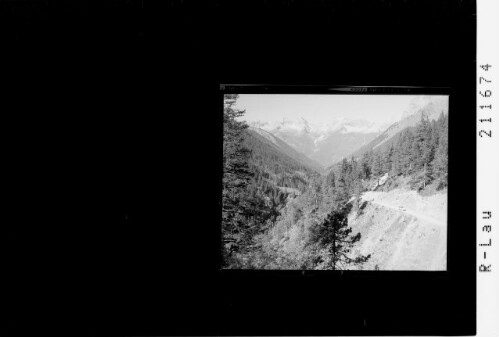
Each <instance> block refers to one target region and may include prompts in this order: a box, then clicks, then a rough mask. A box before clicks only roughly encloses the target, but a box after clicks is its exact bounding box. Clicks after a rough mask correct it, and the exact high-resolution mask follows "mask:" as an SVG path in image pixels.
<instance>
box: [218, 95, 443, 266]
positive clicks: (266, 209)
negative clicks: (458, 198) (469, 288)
mask: <svg viewBox="0 0 499 337" xmlns="http://www.w3.org/2000/svg"><path fill="white" fill-rule="evenodd" d="M448 103H449V99H448V96H445V95H354V96H352V95H336V94H335V95H327V94H325V95H316V94H315V95H314V94H297V95H295V94H225V95H224V111H223V191H222V226H221V228H222V238H221V239H222V260H223V265H222V268H224V269H257V270H262V269H270V270H399V271H405V270H410V271H446V270H447V229H448V227H447V174H448V119H449V115H448Z"/></svg>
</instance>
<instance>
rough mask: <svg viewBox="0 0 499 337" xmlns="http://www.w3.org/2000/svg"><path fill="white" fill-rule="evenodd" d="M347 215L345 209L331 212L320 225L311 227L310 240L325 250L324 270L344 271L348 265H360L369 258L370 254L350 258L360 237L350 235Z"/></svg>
mask: <svg viewBox="0 0 499 337" xmlns="http://www.w3.org/2000/svg"><path fill="white" fill-rule="evenodd" d="M347 215H348V208H346V207H343V208H339V209H337V210H333V211H331V212H330V213H329V214H328V215H327V216H326V218H325V219H324V220H323V221H322V222H321V223H319V224H318V225H317V226H315V227H313V231H312V240H313V241H316V242H319V243H320V244H321V245H322V246H324V247H326V248H327V257H326V260H327V261H325V262H326V263H327V267H326V269H332V270H345V269H348V265H361V264H363V263H365V262H367V260H369V258H370V257H371V255H370V254H369V255H367V256H364V255H360V256H357V257H352V256H350V253H351V249H352V247H353V246H354V245H355V243H357V242H358V241H359V240H360V238H361V235H360V233H358V234H356V235H352V228H351V227H348V218H347Z"/></svg>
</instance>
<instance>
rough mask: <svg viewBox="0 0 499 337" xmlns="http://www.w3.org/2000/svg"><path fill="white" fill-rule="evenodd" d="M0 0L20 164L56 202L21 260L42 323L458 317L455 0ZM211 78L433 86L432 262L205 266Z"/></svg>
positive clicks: (461, 316) (471, 95)
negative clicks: (312, 269) (441, 187)
mask: <svg viewBox="0 0 499 337" xmlns="http://www.w3.org/2000/svg"><path fill="white" fill-rule="evenodd" d="M1 6H2V7H1V8H0V13H1V25H2V27H1V28H2V30H1V31H2V32H1V33H0V34H1V38H2V42H3V49H4V51H6V52H5V53H4V55H3V57H5V59H4V60H3V61H2V65H3V70H4V75H5V76H4V77H3V80H4V81H5V83H6V84H7V85H8V87H7V89H5V91H4V97H5V98H7V100H9V101H10V100H11V101H12V102H9V103H13V104H11V105H10V106H12V108H11V110H10V111H9V116H12V117H13V119H14V120H15V122H16V123H15V124H11V125H15V126H16V127H18V128H19V130H20V131H21V133H19V134H18V136H19V135H22V136H19V137H17V138H16V142H17V143H16V145H20V146H21V147H22V151H16V152H15V153H16V155H17V156H18V157H20V158H22V159H26V158H28V161H29V163H28V165H19V172H20V173H22V174H23V175H24V176H25V177H26V178H27V180H28V179H31V181H32V186H30V187H31V188H32V187H35V188H34V192H33V193H34V194H33V199H34V200H35V201H37V202H38V200H40V201H39V203H40V204H43V206H39V207H40V208H41V210H42V214H47V213H48V211H49V210H50V211H55V213H59V214H64V215H63V216H62V220H63V221H62V222H63V224H62V225H61V226H56V225H55V224H54V225H52V223H53V222H55V219H54V218H53V217H51V216H45V217H42V220H40V223H44V224H49V225H44V226H37V227H38V229H37V231H35V233H43V234H47V233H48V236H50V237H52V238H53V237H57V238H58V239H57V240H56V241H57V243H58V245H57V248H53V246H51V245H48V244H47V245H46V247H45V249H44V251H50V253H51V255H50V258H49V259H48V260H49V261H50V263H46V264H45V265H44V267H43V268H41V271H42V273H41V274H38V276H37V279H38V280H40V279H44V278H45V279H48V280H49V281H48V282H47V283H50V285H51V286H52V287H53V289H56V290H54V292H53V293H52V292H50V291H47V289H41V290H40V292H42V293H44V294H45V295H46V297H45V298H44V301H40V302H38V306H37V307H35V308H36V309H34V310H35V313H42V312H47V310H48V307H49V306H50V304H53V302H54V301H55V298H56V296H55V293H58V294H60V295H61V296H58V297H57V299H58V300H57V307H58V308H59V311H57V314H54V315H49V316H50V317H49V318H47V319H44V320H43V323H42V324H44V325H43V326H47V327H51V328H52V329H53V328H55V329H61V328H62V329H67V330H66V331H73V332H74V331H76V332H85V333H92V334H115V335H117V334H126V335H136V334H141V335H144V334H154V335H166V334H178V335H186V334H188V335H205V334H208V335H219V334H222V335H224V334H231V335H236V334H237V335H254V334H255V335H256V334H263V335H273V334H278V335H336V334H347V335H349V334H360V335H366V334H367V335H369V334H377V335H390V334H391V335H404V334H410V335H420V334H431V335H456V334H468V335H470V334H474V333H475V312H476V311H475V310H476V308H475V276H474V275H475V274H474V273H475V255H474V254H475V241H474V240H475V226H474V224H475V202H474V197H475V184H474V181H475V180H474V177H475V173H476V170H475V113H474V111H475V54H476V50H475V34H476V17H475V3H474V1H425V0H417V1H351V0H350V1H310V0H309V1H258V0H251V1H205V2H202V3H201V4H198V3H195V2H189V1H167V2H164V3H163V5H162V6H161V7H158V8H154V4H147V5H146V6H145V8H146V9H144V6H143V4H142V2H141V1H98V2H96V3H95V4H94V3H93V2H90V1H83V0H81V1H70V2H62V1H48V0H46V1H28V0H26V1H3V2H2V3H1ZM220 83H264V84H327V85H383V86H400V85H410V86H444V87H450V88H451V90H452V99H451V105H450V115H451V116H450V159H449V160H450V172H449V181H450V187H449V197H450V200H449V245H448V248H449V253H448V257H449V273H448V274H446V276H445V277H433V276H429V277H428V276H427V274H419V273H418V274H411V273H402V274H400V273H398V274H397V275H395V276H393V274H392V276H390V275H388V276H387V275H386V274H385V273H380V274H377V275H381V276H372V273H371V274H363V275H364V276H362V275H360V276H358V277H351V276H345V277H343V276H332V277H309V276H307V275H302V274H300V273H243V274H242V275H241V274H237V275H232V276H222V275H221V274H220V273H219V271H218V270H217V265H218V249H217V248H218V242H219V233H218V230H217V229H218V225H217V221H218V219H219V193H220V179H219V178H220V161H221V153H220V146H221V142H220V136H221V131H222V129H221V119H220V117H221V116H220V111H219V108H220V104H219V103H220V102H219V100H218V98H219V96H218V95H219V85H220ZM25 135H27V137H25ZM32 167H36V170H33V169H32ZM465 176H466V177H468V178H467V179H466V180H467V182H466V183H464V182H463V179H464V177H465ZM28 177H29V178H28ZM29 184H31V183H29ZM458 186H459V187H458ZM47 191H48V192H47ZM53 195H55V197H56V198H54V199H52V198H51V197H52V196H53ZM52 200H54V201H53V203H52ZM47 201H48V203H50V206H48V205H45V202H47ZM40 228H42V229H40ZM61 243H62V244H61ZM47 246H48V247H47ZM39 275H42V277H40V276H39ZM31 286H32V285H31ZM36 310H38V311H36Z"/></svg>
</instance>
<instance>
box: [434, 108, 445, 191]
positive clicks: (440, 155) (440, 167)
mask: <svg viewBox="0 0 499 337" xmlns="http://www.w3.org/2000/svg"><path fill="white" fill-rule="evenodd" d="M438 127H439V138H438V147H437V149H436V151H435V158H434V159H433V162H432V165H431V166H432V168H433V171H434V175H435V178H436V179H437V181H438V182H439V185H440V187H444V186H447V176H448V126H447V118H446V117H444V116H443V115H441V116H440V118H439V120H438Z"/></svg>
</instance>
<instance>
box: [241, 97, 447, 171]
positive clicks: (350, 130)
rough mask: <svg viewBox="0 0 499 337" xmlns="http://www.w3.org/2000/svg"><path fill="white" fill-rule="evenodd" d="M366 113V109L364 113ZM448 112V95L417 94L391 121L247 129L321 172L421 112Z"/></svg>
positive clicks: (434, 116)
mask: <svg viewBox="0 0 499 337" xmlns="http://www.w3.org/2000/svg"><path fill="white" fill-rule="evenodd" d="M366 113H367V112H366ZM441 113H445V114H447V113H448V97H446V96H417V97H415V98H414V99H413V100H412V101H411V102H410V104H409V105H408V107H407V108H406V109H405V110H404V111H403V112H402V114H401V116H402V117H401V119H400V120H399V121H397V122H395V123H391V124H390V123H388V124H384V125H381V126H377V125H375V124H374V123H372V122H369V121H366V120H362V119H349V118H339V119H336V120H334V121H331V122H330V123H329V124H324V125H316V124H313V123H310V122H309V121H307V120H306V119H304V118H300V119H298V120H289V119H283V120H282V121H279V122H261V121H259V122H252V123H250V126H251V127H250V131H251V132H252V133H255V134H258V135H259V137H263V138H264V139H266V141H267V142H270V143H271V144H273V146H275V147H276V149H279V150H280V151H281V152H283V153H285V154H286V155H287V156H289V157H291V158H293V159H295V160H297V161H298V162H300V163H302V164H306V165H307V166H309V167H312V168H314V169H315V170H316V171H319V172H320V171H322V170H323V169H324V168H326V167H329V166H331V165H333V164H335V163H337V162H339V161H340V160H342V159H343V158H346V157H351V156H355V157H357V156H359V155H361V154H362V153H364V152H365V151H368V150H370V149H376V148H377V147H378V146H380V145H382V144H383V143H385V142H387V141H389V140H390V139H392V138H393V137H394V136H396V135H397V134H399V133H400V131H402V130H403V129H405V128H407V127H411V126H415V125H416V124H417V123H418V122H419V120H420V119H421V115H425V116H427V117H428V118H429V119H430V120H432V119H437V118H438V117H439V116H440V114H441Z"/></svg>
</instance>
